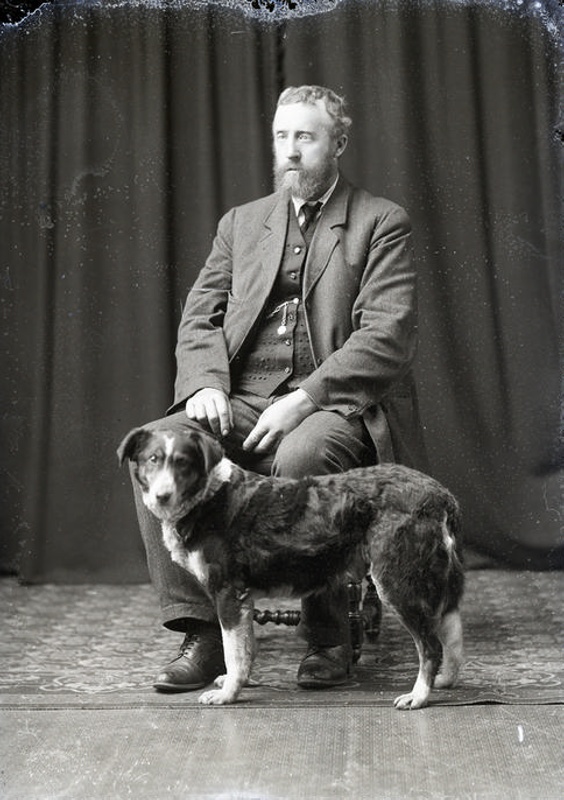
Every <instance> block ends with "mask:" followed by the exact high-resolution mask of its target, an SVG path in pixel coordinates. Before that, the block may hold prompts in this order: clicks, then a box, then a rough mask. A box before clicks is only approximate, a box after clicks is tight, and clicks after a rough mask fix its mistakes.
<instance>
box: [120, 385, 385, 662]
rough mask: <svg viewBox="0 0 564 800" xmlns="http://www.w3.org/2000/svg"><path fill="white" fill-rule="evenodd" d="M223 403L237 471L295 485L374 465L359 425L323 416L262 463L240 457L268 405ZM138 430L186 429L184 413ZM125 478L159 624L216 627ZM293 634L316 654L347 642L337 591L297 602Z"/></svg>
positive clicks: (344, 609) (253, 399) (208, 606)
mask: <svg viewBox="0 0 564 800" xmlns="http://www.w3.org/2000/svg"><path fill="white" fill-rule="evenodd" d="M230 399H231V404H232V409H233V421H234V426H233V429H232V431H231V432H230V434H229V435H228V436H227V437H226V438H225V439H224V440H223V441H222V444H223V446H224V448H225V451H226V454H227V456H228V457H229V458H231V459H232V460H233V461H234V462H235V463H238V464H240V466H242V467H243V468H245V469H249V470H252V471H254V472H258V473H259V474H262V475H274V476H281V477H289V478H301V477H305V476H306V475H327V474H331V473H336V472H343V471H345V470H348V469H353V468H355V467H360V466H366V465H367V464H370V463H374V459H375V451H374V448H373V446H372V442H371V440H370V437H369V435H368V432H367V431H366V428H365V426H364V424H363V422H362V420H361V419H360V418H345V417H343V416H341V415H340V414H338V413H336V412H332V411H323V410H319V411H316V412H314V413H313V414H311V415H310V416H309V417H307V418H306V419H305V420H304V421H303V422H302V423H301V424H300V425H299V426H298V427H297V428H295V429H294V430H293V431H292V432H291V433H289V434H288V435H287V436H285V437H284V438H283V439H282V441H281V442H280V444H279V445H278V448H277V450H276V452H274V453H271V454H268V455H266V456H264V455H262V456H257V455H253V454H252V453H246V452H244V451H243V450H242V448H241V445H242V443H243V441H244V440H245V439H246V437H247V435H248V434H249V433H250V431H251V430H252V429H253V427H254V426H255V424H256V422H257V420H258V418H259V417H260V414H261V413H262V411H264V409H265V408H266V407H267V406H268V405H269V404H271V403H272V402H275V401H276V398H261V397H257V396H256V395H251V394H241V395H234V396H232V397H231V398H230ZM191 424H193V423H191ZM145 427H147V428H151V429H167V430H173V431H182V430H185V429H188V418H187V416H186V414H185V412H184V411H180V412H177V413H173V414H171V415H169V416H167V417H164V418H162V419H158V420H154V421H152V422H150V423H148V424H147V425H146V426H145ZM131 475H132V482H133V489H134V495H135V507H136V511H137V517H138V522H139V528H140V532H141V537H142V539H143V543H144V546H145V551H146V555H147V565H148V569H149V575H150V579H151V582H152V584H153V586H154V588H155V590H156V593H157V596H158V600H159V604H160V609H161V620H162V623H163V625H164V626H165V627H167V628H169V629H170V630H176V631H182V632H186V631H189V630H190V620H192V619H194V620H204V621H207V622H217V618H216V614H215V611H214V608H213V605H212V603H211V602H210V600H209V597H208V595H207V594H206V593H205V591H204V590H203V589H202V587H201V586H200V584H199V583H198V582H197V581H196V579H195V578H194V577H193V576H192V575H190V574H189V573H188V572H186V571H185V570H183V569H182V568H181V567H179V566H178V565H177V564H175V563H174V562H173V561H172V559H171V558H170V554H169V552H168V550H167V549H166V547H165V546H164V544H163V541H162V536H161V529H160V524H159V522H158V521H157V520H156V519H155V517H153V515H152V514H151V513H150V512H149V511H148V509H147V508H146V507H145V505H144V504H143V500H142V493H141V489H140V487H139V485H138V483H137V481H136V480H135V478H134V475H133V469H131ZM298 635H300V636H301V637H302V638H303V639H305V640H306V641H307V642H308V644H310V645H312V646H318V647H333V646H335V645H339V644H345V645H346V644H348V643H349V642H350V631H349V624H348V594H347V587H346V586H345V585H343V586H341V587H338V588H337V589H334V590H332V591H329V590H324V591H322V592H318V593H316V594H314V595H311V596H309V597H307V598H304V599H303V600H302V613H301V621H300V625H299V627H298Z"/></svg>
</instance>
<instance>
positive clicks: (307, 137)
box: [275, 131, 313, 142]
mask: <svg viewBox="0 0 564 800" xmlns="http://www.w3.org/2000/svg"><path fill="white" fill-rule="evenodd" d="M275 136H276V139H278V140H280V141H282V140H284V139H288V138H289V135H288V134H287V133H285V132H284V131H278V132H277V133H276V134H275ZM296 139H298V140H299V141H300V142H311V141H313V135H312V134H311V133H298V134H297V136H296Z"/></svg>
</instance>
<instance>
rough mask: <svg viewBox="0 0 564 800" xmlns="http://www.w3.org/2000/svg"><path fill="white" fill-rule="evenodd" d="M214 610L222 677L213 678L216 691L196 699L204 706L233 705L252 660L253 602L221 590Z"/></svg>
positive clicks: (254, 646) (253, 650) (248, 675)
mask: <svg viewBox="0 0 564 800" xmlns="http://www.w3.org/2000/svg"><path fill="white" fill-rule="evenodd" d="M216 608H217V615H218V618H219V622H220V625H221V636H222V639H223V657H224V660H225V667H226V674H225V675H220V676H219V678H216V680H215V683H216V685H217V686H218V687H219V688H217V689H211V690H209V691H207V692H204V693H203V694H202V695H200V698H199V702H200V703H203V704H204V705H216V706H217V705H228V704H229V703H234V702H235V700H236V699H237V697H238V695H239V692H240V691H241V689H242V688H243V686H245V684H246V683H247V682H248V680H249V677H250V674H251V668H252V666H253V661H254V657H255V651H256V644H255V636H254V631H253V610H254V606H253V600H252V598H251V596H250V595H248V594H245V595H241V594H240V593H239V592H237V591H235V590H234V589H224V590H222V591H221V592H219V593H218V595H217V597H216Z"/></svg>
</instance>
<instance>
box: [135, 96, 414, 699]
mask: <svg viewBox="0 0 564 800" xmlns="http://www.w3.org/2000/svg"><path fill="white" fill-rule="evenodd" d="M350 124H351V120H350V119H349V117H348V116H346V113H345V106H344V100H343V98H341V97H339V96H338V95H336V94H335V93H334V92H333V91H331V90H330V89H326V88H323V87H319V86H302V87H299V88H288V89H286V90H285V91H284V92H282V94H281V95H280V98H279V100H278V105H277V108H276V113H275V116H274V121H273V141H274V180H275V189H276V191H275V192H274V193H273V194H271V195H269V196H268V197H264V198H261V199H259V200H256V201H254V202H251V203H248V204H245V205H243V206H239V207H237V208H234V209H232V210H231V211H229V212H228V213H227V214H226V215H225V216H224V217H223V218H222V219H221V221H220V222H219V226H218V230H217V235H216V237H215V240H214V243H213V248H212V251H211V254H210V256H209V258H208V260H207V261H206V263H205V265H204V267H203V269H202V270H201V272H200V274H199V277H198V278H197V280H196V282H195V284H194V286H193V288H192V289H191V291H190V293H189V295H188V299H187V302H186V305H185V308H184V312H183V316H182V321H181V323H180V327H179V333H178V344H177V348H176V358H177V377H176V382H175V397H174V403H173V405H172V406H171V408H170V409H169V411H168V414H167V416H166V417H165V418H164V419H162V420H157V421H156V422H153V423H150V427H154V428H158V427H163V428H164V427H166V428H169V429H170V428H173V429H182V428H183V427H184V428H185V427H188V426H190V425H193V424H194V423H198V424H200V425H202V426H203V427H204V428H206V429H207V430H208V431H211V432H212V433H213V434H215V435H216V436H217V437H218V438H219V439H221V441H222V444H223V446H224V447H225V449H226V451H227V454H228V455H229V457H230V458H232V459H233V460H234V461H236V462H237V463H239V464H241V466H243V467H245V468H247V469H251V470H254V471H255V472H258V473H261V474H273V475H278V476H283V477H303V476H305V475H311V474H316V475H321V474H328V473H334V472H340V471H344V470H348V469H351V468H354V467H359V466H365V465H368V464H374V463H377V462H382V461H397V462H401V463H404V464H408V465H410V466H414V467H418V468H420V469H421V468H424V466H425V453H424V446H423V442H422V437H421V430H420V423H419V417H418V410H417V399H416V392H415V386H414V382H413V378H412V374H411V369H410V368H411V363H412V360H413V358H414V355H415V349H416V286H415V284H416V279H415V272H414V267H413V264H412V251H411V241H410V238H411V227H410V222H409V219H408V216H407V215H406V213H405V211H404V210H403V209H402V208H400V207H399V206H397V205H395V204H394V203H392V202H390V201H388V200H385V199H382V198H376V197H373V196H372V195H371V194H369V193H368V192H366V191H364V190H361V189H358V188H355V187H353V186H352V185H350V184H349V183H348V182H347V181H346V179H345V178H344V177H343V176H342V175H340V172H339V158H340V157H341V155H342V153H343V152H344V150H345V147H346V145H347V138H348V135H347V134H348V129H349V126H350ZM134 486H135V481H134ZM135 491H136V505H137V510H138V516H139V523H140V528H141V533H142V537H143V540H144V543H145V547H146V551H147V559H148V566H149V571H150V575H151V580H152V582H153V584H154V586H155V588H156V590H157V593H158V596H159V600H160V604H161V611H162V620H163V624H164V625H165V626H166V627H167V628H169V629H171V630H176V631H181V632H183V633H184V634H185V637H184V641H183V643H182V645H181V647H180V651H179V653H178V655H177V657H176V658H175V659H173V661H171V663H170V664H168V665H167V666H166V667H165V668H164V669H163V670H162V671H161V672H160V674H159V675H158V677H157V679H156V681H155V684H154V685H155V687H156V688H157V689H158V690H161V691H187V690H192V689H198V688H201V687H202V686H204V685H206V684H208V683H210V682H211V681H212V680H213V679H214V678H215V677H216V676H217V675H219V674H220V673H223V672H224V664H223V651H222V643H221V634H220V629H219V626H218V622H217V619H216V618H215V615H214V611H213V608H212V606H211V604H210V602H209V600H208V598H207V596H206V595H205V593H204V592H203V590H202V589H201V588H200V586H199V584H198V583H197V582H196V581H195V579H193V578H192V577H191V576H190V575H189V574H188V573H186V572H184V571H183V570H181V569H180V568H179V567H178V566H176V565H175V564H174V563H173V562H172V561H171V559H170V556H169V554H168V552H167V551H166V550H165V548H164V545H163V544H162V542H161V534H160V527H159V525H158V523H157V522H156V521H155V520H154V519H153V518H152V517H151V516H150V515H149V513H148V512H147V510H146V509H145V507H144V505H143V503H142V501H141V498H140V493H139V489H138V487H136V488H135ZM347 610H348V609H347V591H346V587H345V586H342V587H340V588H338V589H335V590H332V591H329V590H327V591H324V592H322V593H319V594H316V595H314V596H311V597H309V598H307V599H305V600H303V602H302V615H301V622H300V628H299V632H300V634H301V635H302V636H303V638H305V640H306V642H307V650H306V653H305V657H304V658H303V660H302V662H301V664H300V666H299V670H298V684H299V685H300V686H302V687H304V688H322V687H326V686H335V685H339V684H342V683H344V682H346V681H347V679H348V677H349V674H350V667H351V646H350V631H349V625H348V619H347Z"/></svg>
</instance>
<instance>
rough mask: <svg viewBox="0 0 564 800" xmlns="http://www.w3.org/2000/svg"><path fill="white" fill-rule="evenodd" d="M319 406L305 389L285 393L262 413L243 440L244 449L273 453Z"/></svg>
mask: <svg viewBox="0 0 564 800" xmlns="http://www.w3.org/2000/svg"><path fill="white" fill-rule="evenodd" d="M316 410H317V406H316V405H315V403H314V402H313V400H312V399H311V397H310V396H309V395H308V394H306V392H304V390H303V389H296V390H295V391H294V392H291V393H290V394H287V395H284V397H281V398H280V400H277V401H276V402H275V403H273V404H272V405H271V406H269V407H268V408H267V409H265V410H264V411H263V412H262V414H261V415H260V417H259V419H258V422H257V424H256V425H255V427H254V428H253V430H252V431H251V432H250V433H249V435H248V436H247V438H246V439H245V441H244V442H243V450H247V451H249V452H251V451H252V452H254V453H259V454H260V453H271V452H272V451H274V450H275V449H276V448H277V447H278V445H279V443H280V441H281V439H283V438H284V436H287V435H288V434H289V433H290V432H291V431H293V430H294V428H297V427H298V425H299V424H300V423H301V422H303V420H304V419H305V418H306V417H309V415H310V414H313V412H314V411H316Z"/></svg>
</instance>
